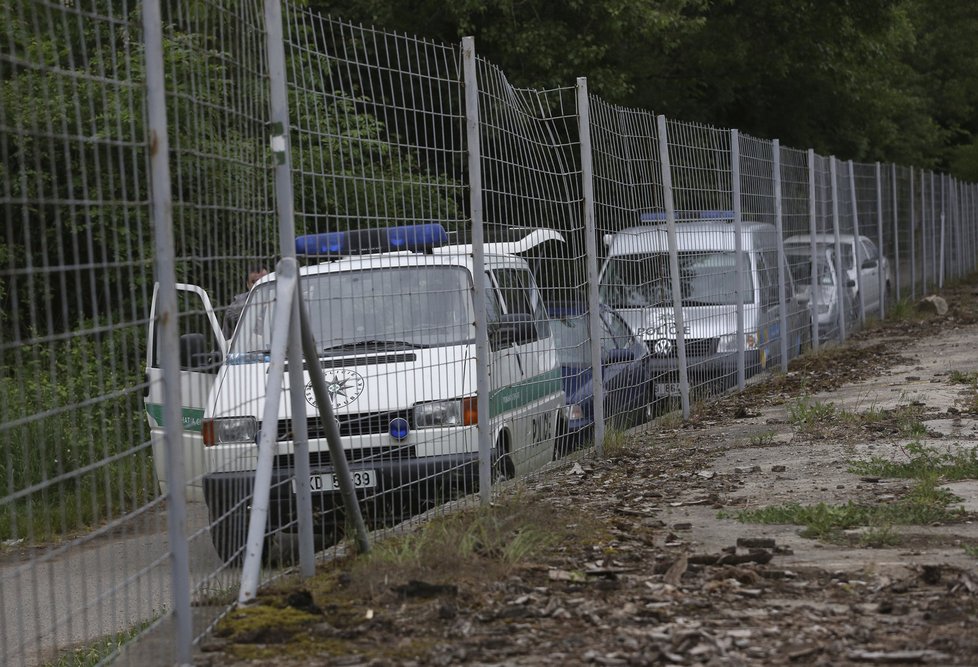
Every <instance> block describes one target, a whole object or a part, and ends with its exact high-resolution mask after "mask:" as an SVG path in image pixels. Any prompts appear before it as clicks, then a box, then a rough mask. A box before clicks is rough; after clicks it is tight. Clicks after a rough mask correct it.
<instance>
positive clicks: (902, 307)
mask: <svg viewBox="0 0 978 667" xmlns="http://www.w3.org/2000/svg"><path fill="white" fill-rule="evenodd" d="M917 318H918V314H917V310H916V309H915V308H914V304H913V303H912V302H911V301H910V299H900V300H899V301H896V302H894V303H893V304H891V305H890V306H889V307H888V308H887V310H886V319H887V320H894V321H900V322H904V321H907V320H913V319H917Z"/></svg>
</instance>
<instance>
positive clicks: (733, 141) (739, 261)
mask: <svg viewBox="0 0 978 667" xmlns="http://www.w3.org/2000/svg"><path fill="white" fill-rule="evenodd" d="M730 185H731V189H732V193H731V199H733V212H734V267H735V271H736V273H737V288H736V289H737V389H738V390H740V391H743V390H744V389H745V388H746V387H747V361H746V354H747V352H746V349H745V337H746V335H745V332H744V293H743V289H742V286H743V284H744V257H743V255H744V236H743V229H744V225H743V222H744V221H743V210H742V208H741V204H740V194H741V193H740V132H738V131H737V130H730ZM751 296H753V295H751ZM751 301H753V298H752V299H751Z"/></svg>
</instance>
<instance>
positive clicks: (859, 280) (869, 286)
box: [784, 233, 893, 313]
mask: <svg viewBox="0 0 978 667" xmlns="http://www.w3.org/2000/svg"><path fill="white" fill-rule="evenodd" d="M858 238H859V248H858V251H859V257H860V259H861V260H862V266H861V267H860V269H859V270H858V271H857V270H856V251H857V248H856V236H855V235H854V234H840V235H839V243H840V246H841V248H842V267H843V270H844V271H845V272H846V278H847V282H848V280H851V281H852V286H851V287H850V288H849V291H850V292H851V293H852V298H853V301H854V302H855V304H856V309H857V312H858V308H859V290H860V289H862V298H863V307H864V308H865V310H866V312H867V313H878V312H880V303H881V297H882V299H887V298H889V295H890V294H891V285H892V284H893V274H892V273H891V271H890V261H889V260H888V259H887V258H886V257H884V256H883V255H882V254H881V253H880V251H879V249H878V248H877V247H876V244H875V243H873V241H872V240H871V239H870V238H869V237H867V236H859V237H858ZM811 240H812V236H811V235H809V234H799V235H796V236H789V237H788V238H786V239H785V240H784V247H785V252H789V251H793V250H794V249H799V250H801V251H803V252H811ZM815 247H816V249H817V251H819V252H824V251H831V252H834V251H835V234H831V233H824V234H815ZM880 274H882V275H883V288H882V289H883V291H882V292H880Z"/></svg>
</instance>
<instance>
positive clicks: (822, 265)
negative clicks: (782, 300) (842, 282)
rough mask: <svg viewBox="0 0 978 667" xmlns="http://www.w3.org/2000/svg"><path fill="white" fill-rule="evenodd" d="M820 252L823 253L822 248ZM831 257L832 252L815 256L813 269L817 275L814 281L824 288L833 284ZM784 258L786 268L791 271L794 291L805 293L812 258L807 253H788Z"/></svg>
mask: <svg viewBox="0 0 978 667" xmlns="http://www.w3.org/2000/svg"><path fill="white" fill-rule="evenodd" d="M822 250H823V251H824V248H822ZM833 256H834V255H833V253H832V252H823V253H821V254H818V255H816V258H817V259H816V262H815V268H816V271H817V273H816V274H815V279H816V282H817V284H819V285H825V286H828V285H834V284H835V279H834V277H833V274H834V271H833V270H832V266H831V261H832V257H833ZM785 257H786V258H787V260H788V267H789V269H790V270H791V277H792V279H793V280H794V283H795V289H797V290H798V291H800V292H807V291H808V288H809V286H810V285H811V279H812V258H811V257H810V256H809V255H808V253H807V252H804V253H801V252H790V251H789V252H787V253H786V254H785Z"/></svg>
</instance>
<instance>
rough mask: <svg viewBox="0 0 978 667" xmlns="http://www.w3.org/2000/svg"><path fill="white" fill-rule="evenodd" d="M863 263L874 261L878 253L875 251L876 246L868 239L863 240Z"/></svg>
mask: <svg viewBox="0 0 978 667" xmlns="http://www.w3.org/2000/svg"><path fill="white" fill-rule="evenodd" d="M862 241H863V261H864V262H865V261H866V260H868V259H876V258H877V257H878V256H879V253H878V252H877V250H876V244H875V243H873V242H872V241H870V240H869V239H863V240H862Z"/></svg>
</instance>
